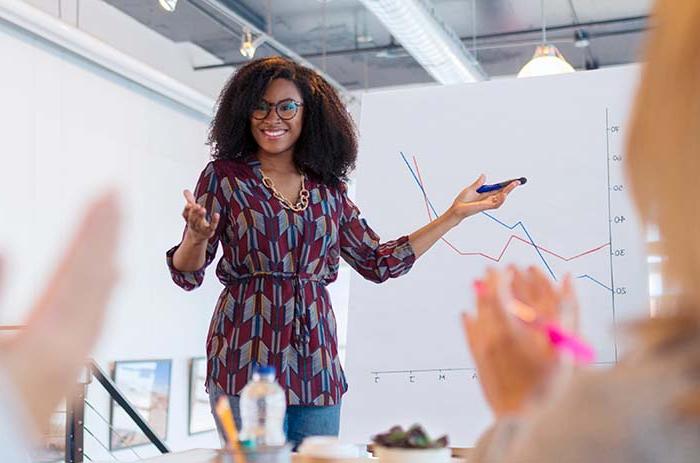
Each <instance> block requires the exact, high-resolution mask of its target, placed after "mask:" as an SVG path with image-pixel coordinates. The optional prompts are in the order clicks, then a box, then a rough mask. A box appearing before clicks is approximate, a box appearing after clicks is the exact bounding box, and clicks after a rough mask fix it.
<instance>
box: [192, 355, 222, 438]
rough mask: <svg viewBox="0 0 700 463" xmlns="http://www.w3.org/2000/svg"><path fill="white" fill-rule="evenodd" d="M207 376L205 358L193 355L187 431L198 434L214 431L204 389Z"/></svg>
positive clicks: (214, 427)
mask: <svg viewBox="0 0 700 463" xmlns="http://www.w3.org/2000/svg"><path fill="white" fill-rule="evenodd" d="M206 377H207V359H206V358H204V357H195V358H193V359H191V360H190V412H189V433H190V434H199V433H202V432H209V431H214V430H215V429H216V424H215V423H214V417H213V416H212V414H211V408H210V406H209V395H208V394H207V391H206V390H205V389H204V382H205V381H206Z"/></svg>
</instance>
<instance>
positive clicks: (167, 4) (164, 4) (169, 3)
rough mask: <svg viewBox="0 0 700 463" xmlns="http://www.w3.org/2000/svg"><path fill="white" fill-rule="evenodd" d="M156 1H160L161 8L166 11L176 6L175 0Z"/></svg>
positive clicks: (170, 11) (173, 9) (170, 10)
mask: <svg viewBox="0 0 700 463" xmlns="http://www.w3.org/2000/svg"><path fill="white" fill-rule="evenodd" d="M158 3H160V6H161V8H163V9H164V10H165V11H167V12H168V13H172V12H173V11H175V7H176V6H177V0H158Z"/></svg>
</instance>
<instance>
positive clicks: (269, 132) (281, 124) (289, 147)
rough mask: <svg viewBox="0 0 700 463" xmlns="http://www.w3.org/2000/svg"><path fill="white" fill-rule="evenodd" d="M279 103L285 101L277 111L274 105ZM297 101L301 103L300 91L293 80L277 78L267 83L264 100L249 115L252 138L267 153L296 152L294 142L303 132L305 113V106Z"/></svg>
mask: <svg viewBox="0 0 700 463" xmlns="http://www.w3.org/2000/svg"><path fill="white" fill-rule="evenodd" d="M280 102H282V104H280V105H279V106H278V107H277V110H275V105H277V104H278V103H280ZM298 103H302V98H301V93H300V92H299V89H298V88H297V86H296V85H295V84H294V83H293V82H292V81H290V80H287V79H275V80H273V81H272V82H270V85H268V86H267V89H265V94H264V95H263V97H262V100H261V101H260V102H259V103H258V105H256V106H255V108H254V109H253V113H252V114H251V117H250V129H251V131H252V134H253V138H255V141H256V143H257V144H258V147H259V149H260V150H261V151H262V152H263V153H264V154H268V155H282V154H289V155H291V154H292V153H293V152H294V145H295V144H296V142H297V140H298V139H299V136H300V135H301V129H302V125H303V124H302V121H303V115H304V114H303V111H304V107H303V106H297V104H298ZM268 109H269V112H268V114H267V116H265V112H266V111H267V110H268ZM295 111H296V114H295ZM278 113H279V114H278ZM280 114H282V116H283V117H284V118H283V117H280ZM292 115H293V117H291V116H292ZM263 116H265V117H264V118H263V119H259V117H263ZM290 117H291V118H290Z"/></svg>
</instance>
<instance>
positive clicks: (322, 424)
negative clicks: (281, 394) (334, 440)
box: [209, 382, 340, 450]
mask: <svg viewBox="0 0 700 463" xmlns="http://www.w3.org/2000/svg"><path fill="white" fill-rule="evenodd" d="M222 395H225V396H227V397H228V399H229V403H230V404H231V411H232V412H233V419H234V421H235V422H236V427H237V428H238V429H241V407H240V404H239V401H240V397H238V396H237V395H233V396H232V395H227V394H226V392H224V391H223V390H222V389H221V388H220V387H219V386H217V385H215V384H213V383H211V382H210V383H209V404H210V406H211V411H212V414H213V415H214V421H216V429H217V430H218V431H219V438H220V439H221V442H222V444H224V443H225V442H226V440H225V438H224V433H223V431H222V429H221V424H220V423H219V419H218V418H217V416H216V412H215V411H214V410H215V407H216V401H217V400H218V399H219V397H221V396H222ZM339 431H340V404H338V405H331V406H327V407H313V406H304V405H290V406H287V415H286V416H285V417H284V432H285V433H286V434H287V441H288V442H289V443H290V444H292V446H293V447H294V450H296V448H297V447H298V446H299V444H301V441H303V440H304V438H305V437H309V436H337V435H338V433H339Z"/></svg>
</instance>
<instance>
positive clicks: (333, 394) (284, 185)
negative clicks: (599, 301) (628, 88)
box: [167, 57, 518, 444]
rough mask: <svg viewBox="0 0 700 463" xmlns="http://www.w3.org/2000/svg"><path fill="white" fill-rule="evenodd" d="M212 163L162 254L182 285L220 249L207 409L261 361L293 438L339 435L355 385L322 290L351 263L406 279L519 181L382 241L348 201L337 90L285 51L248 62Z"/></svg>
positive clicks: (346, 150)
mask: <svg viewBox="0 0 700 463" xmlns="http://www.w3.org/2000/svg"><path fill="white" fill-rule="evenodd" d="M209 144H210V146H211V148H212V154H213V158H214V161H212V162H210V163H209V164H208V165H207V166H206V168H205V169H204V171H203V172H202V174H201V175H200V177H199V181H198V182H197V186H196V188H195V191H194V193H191V192H190V191H185V199H186V203H185V209H184V211H183V214H182V215H183V217H184V219H185V221H186V227H185V231H184V234H183V238H182V242H181V243H180V244H179V245H177V246H175V247H174V248H172V249H171V250H169V251H168V252H167V262H168V266H169V268H170V271H171V274H172V277H173V280H174V281H175V283H176V284H177V285H179V286H181V287H182V288H184V289H185V290H192V289H194V288H196V287H198V286H199V285H200V284H201V283H202V280H203V278H204V269H205V268H206V267H207V266H208V265H209V264H210V263H211V262H212V261H213V260H214V257H215V255H216V251H217V247H218V245H219V243H221V245H222V248H223V257H222V258H221V259H220V260H219V262H218V265H217V270H216V274H217V277H218V278H219V280H220V281H221V283H222V284H223V285H224V289H223V291H222V292H221V295H220V297H219V299H218V302H217V304H216V307H215V309H214V315H213V317H212V320H211V324H210V327H209V334H208V337H207V342H206V350H207V358H208V361H207V378H208V379H207V385H206V386H207V390H208V391H209V395H210V398H211V399H212V403H214V400H215V399H216V398H217V397H219V396H221V395H224V394H225V395H227V396H229V399H230V401H231V404H232V408H233V410H234V415H235V418H236V420H237V421H238V422H239V425H240V415H239V412H238V410H239V408H238V395H239V394H240V392H241V390H242V389H243V387H244V386H245V384H246V383H247V382H248V379H249V378H250V376H251V375H252V368H253V366H254V365H256V364H258V365H270V366H274V367H275V369H276V371H277V374H278V378H277V380H278V382H279V383H280V385H281V386H282V387H283V388H284V390H285V392H286V398H287V405H288V407H287V433H288V439H289V441H290V442H292V443H294V444H298V443H299V442H301V440H302V439H303V438H304V437H306V436H309V435H337V434H338V429H339V422H340V403H341V397H342V395H343V393H345V391H346V390H347V383H346V381H345V375H344V373H343V369H342V367H341V365H340V360H339V358H338V346H337V337H336V322H335V317H334V315H333V310H332V308H331V301H330V297H329V295H328V292H327V291H326V285H328V284H330V283H332V282H333V281H335V279H336V277H337V275H338V266H339V262H340V258H341V257H342V258H343V259H344V260H345V261H346V262H348V264H350V265H351V266H352V267H353V268H354V269H355V270H356V271H357V272H359V273H360V274H361V275H362V276H363V277H364V278H366V279H368V280H371V281H374V282H376V283H381V282H383V281H385V280H387V279H388V278H395V277H398V276H401V275H403V274H405V273H406V272H408V271H409V270H410V269H411V266H412V265H413V263H414V261H415V260H416V259H417V258H418V257H420V256H421V255H422V254H423V253H425V252H426V251H427V250H428V249H429V248H430V247H431V246H432V245H433V244H434V243H435V242H436V241H437V240H438V239H439V238H440V237H442V236H443V235H444V234H445V233H446V232H447V231H448V230H450V229H451V228H453V227H455V226H457V225H458V224H459V223H460V222H461V221H462V220H463V219H465V218H466V217H469V216H471V215H474V214H476V213H478V212H480V211H484V210H487V209H495V208H498V207H499V206H501V205H502V204H503V202H504V201H505V199H506V196H507V195H508V193H510V192H511V191H512V190H513V189H514V188H515V187H516V186H517V185H518V183H517V182H513V183H512V184H510V185H509V186H508V187H506V188H504V189H503V190H500V191H498V192H493V193H488V194H478V193H477V192H476V189H477V188H479V187H480V186H481V185H482V184H483V183H484V177H483V176H481V177H479V179H478V180H477V181H476V182H474V183H473V184H472V185H471V186H469V187H467V188H466V189H465V190H463V191H462V192H461V193H460V194H459V195H458V196H457V198H456V199H455V201H454V203H453V204H452V206H451V207H450V208H449V209H448V210H447V212H445V213H444V214H443V215H441V216H440V217H438V218H437V219H436V220H434V221H432V222H431V223H430V224H428V225H426V226H424V227H423V228H421V229H420V230H417V231H415V232H413V233H411V234H410V235H408V236H403V237H401V238H398V239H397V240H395V241H389V242H386V243H380V241H379V237H378V236H377V235H376V233H374V232H373V231H372V229H371V228H369V226H368V225H367V224H366V223H365V221H364V220H363V219H362V218H361V217H360V211H359V210H358V208H357V207H356V206H355V205H354V204H353V203H352V202H351V201H350V199H348V196H347V188H346V185H345V183H344V182H345V180H346V178H347V175H348V173H349V172H350V171H351V170H352V168H354V166H355V159H356V155H357V139H356V135H355V128H354V125H353V123H352V120H351V118H350V116H349V114H348V112H347V110H346V109H345V107H344V105H343V104H342V102H341V100H340V98H339V97H338V94H337V93H336V91H335V89H333V87H331V86H330V85H329V84H328V82H326V81H325V80H324V79H323V78H322V77H321V76H320V75H318V74H317V73H315V72H314V71H312V70H310V69H307V68H305V67H302V66H300V65H298V64H296V63H294V62H293V61H290V60H287V59H285V58H280V57H271V58H264V59H260V60H256V61H252V62H251V63H249V64H247V65H246V66H244V67H242V68H240V69H239V70H238V71H237V72H236V74H235V75H234V76H233V77H232V78H231V80H230V81H229V82H228V83H227V85H226V86H225V87H224V89H223V91H222V93H221V95H220V97H219V101H218V108H217V112H216V115H215V117H214V120H213V122H212V125H211V130H210V134H209Z"/></svg>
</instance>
